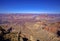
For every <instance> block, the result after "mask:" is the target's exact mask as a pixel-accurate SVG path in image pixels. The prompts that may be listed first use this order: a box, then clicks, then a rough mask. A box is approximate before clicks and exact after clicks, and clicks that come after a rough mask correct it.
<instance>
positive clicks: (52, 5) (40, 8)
mask: <svg viewBox="0 0 60 41" xmlns="http://www.w3.org/2000/svg"><path fill="white" fill-rule="evenodd" d="M46 12H49V13H60V0H0V13H46Z"/></svg>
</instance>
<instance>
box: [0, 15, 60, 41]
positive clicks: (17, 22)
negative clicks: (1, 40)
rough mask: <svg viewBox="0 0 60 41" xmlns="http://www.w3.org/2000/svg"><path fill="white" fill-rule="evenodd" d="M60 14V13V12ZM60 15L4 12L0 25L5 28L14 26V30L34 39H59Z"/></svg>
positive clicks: (43, 40) (54, 40) (46, 40)
mask: <svg viewBox="0 0 60 41" xmlns="http://www.w3.org/2000/svg"><path fill="white" fill-rule="evenodd" d="M59 15H60V14H59ZM59 15H50V14H49V15H45V14H44V15H43V14H42V15H41V14H6V15H5V14H4V15H0V21H1V22H0V25H1V26H2V27H3V28H4V29H6V30H7V29H8V28H10V27H12V29H13V30H12V32H17V33H19V32H20V31H21V33H22V36H23V37H24V35H25V36H26V37H27V38H28V39H30V40H33V41H36V40H40V41H48V40H49V41H58V40H59V39H60V38H57V31H58V30H60V16H59Z"/></svg>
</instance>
